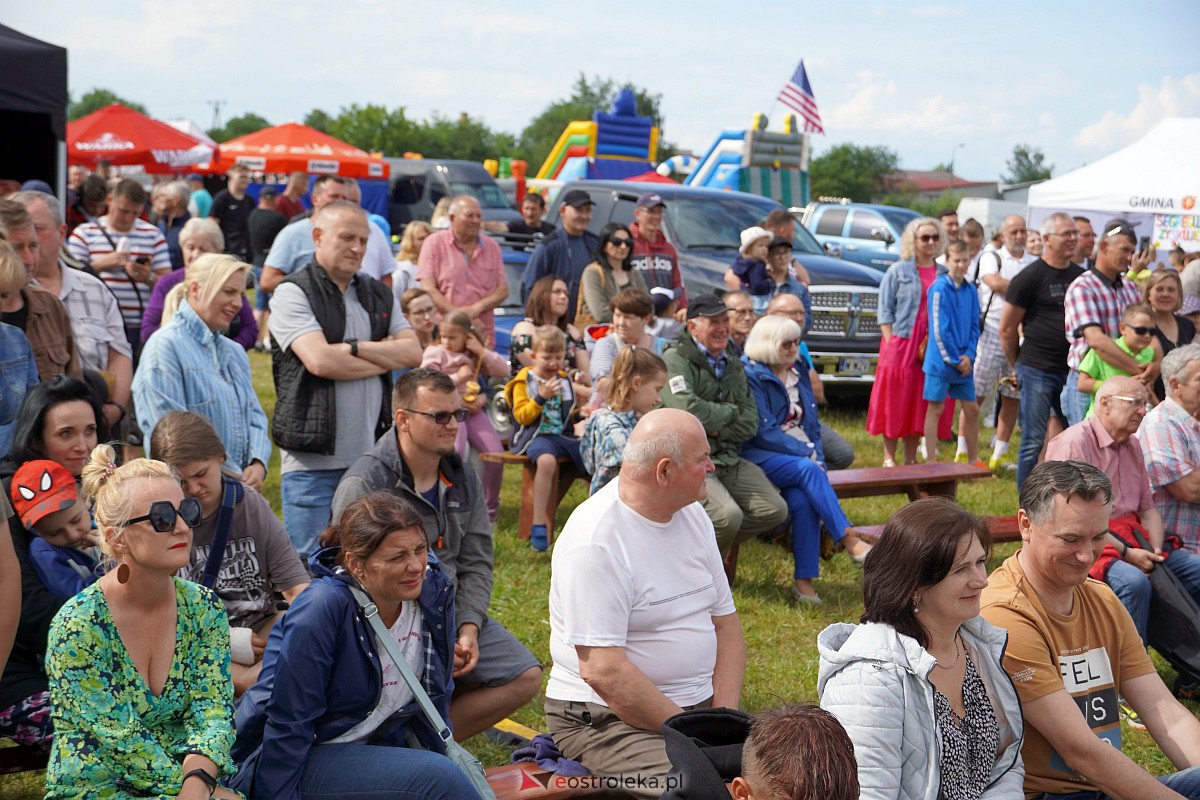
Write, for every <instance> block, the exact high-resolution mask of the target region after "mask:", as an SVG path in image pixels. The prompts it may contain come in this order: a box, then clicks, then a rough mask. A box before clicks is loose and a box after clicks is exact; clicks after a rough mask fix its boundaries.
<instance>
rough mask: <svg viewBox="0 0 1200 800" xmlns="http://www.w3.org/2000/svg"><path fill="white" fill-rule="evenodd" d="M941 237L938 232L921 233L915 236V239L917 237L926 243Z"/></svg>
mask: <svg viewBox="0 0 1200 800" xmlns="http://www.w3.org/2000/svg"><path fill="white" fill-rule="evenodd" d="M941 238H942V235H941V234H940V233H923V234H921V235H920V236H918V237H917V239H919V240H920V241H922V242H925V243H926V244H928V243H929V242H937V241H940V240H941Z"/></svg>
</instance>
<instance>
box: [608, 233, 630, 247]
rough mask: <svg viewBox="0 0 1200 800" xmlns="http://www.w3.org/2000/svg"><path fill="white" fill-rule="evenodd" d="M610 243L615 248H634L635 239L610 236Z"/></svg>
mask: <svg viewBox="0 0 1200 800" xmlns="http://www.w3.org/2000/svg"><path fill="white" fill-rule="evenodd" d="M608 243H609V244H611V245H612V246H613V247H633V239H629V238H626V237H624V236H610V237H608Z"/></svg>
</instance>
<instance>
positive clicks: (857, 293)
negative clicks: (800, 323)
mask: <svg viewBox="0 0 1200 800" xmlns="http://www.w3.org/2000/svg"><path fill="white" fill-rule="evenodd" d="M809 293H810V294H811V296H812V326H811V328H810V330H809V334H808V335H809V336H812V337H826V338H841V339H849V338H875V339H877V338H879V323H878V321H877V319H876V316H875V314H876V309H877V308H878V307H879V290H878V289H875V288H872V287H863V286H828V287H827V286H819V287H814V288H813V289H811V290H810V292H809Z"/></svg>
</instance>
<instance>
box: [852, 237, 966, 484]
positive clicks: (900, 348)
mask: <svg viewBox="0 0 1200 800" xmlns="http://www.w3.org/2000/svg"><path fill="white" fill-rule="evenodd" d="M942 238H943V237H942V228H941V225H940V224H939V223H938V221H937V220H936V219H932V218H930V217H919V218H917V219H914V220H913V221H912V222H910V223H908V225H906V226H905V228H904V233H902V234H901V235H900V260H899V261H897V262H896V263H894V264H892V265H891V266H890V267H888V270H887V272H885V273H884V275H883V281H882V282H881V283H880V284H879V312H878V317H877V319H878V320H879V332H880V333H881V334H882V335H883V338H882V339H881V341H880V343H879V363H878V364H877V365H876V367H875V383H874V384H872V385H871V401H870V404H869V405H868V406H867V433H869V434H871V435H872V436H879V435H880V434H882V435H883V466H885V467H894V466H896V463H897V462H896V445H897V444H898V443H899V442H900V441H901V440H903V442H904V463H905V464H915V463H917V446H918V445H919V444H920V442H921V435H922V433H923V432H924V429H925V410H926V408H927V407H928V405H929V403H927V402H926V401H925V400H924V399H923V398H922V395H923V394H924V387H925V373H924V372H923V371H922V370H921V361H922V359H923V358H924V355H925V343H926V340H927V339H928V335H929V334H928V331H929V320H928V311H927V310H926V307H927V305H928V303H927V301H926V298H927V296H928V293H929V287H930V286H931V285H932V284H933V282H934V280H935V279H936V278H937V276H938V275H941V274H942V273H944V272H945V271H946V268H945V267H943V266H941V265H939V264H937V263H936V262H935V261H934V259H935V258H937V256H938V254H939V253H941V251H942V244H943V242H942ZM953 416H954V402H953V401H951V402H948V403H946V410H945V411H944V412H943V414H942V417H941V419H940V420H939V423H938V436H939V437H942V438H945V437H947V436H949V435H950V422H951V420H952V418H953ZM929 446H931V447H936V446H937V442H931V443H929Z"/></svg>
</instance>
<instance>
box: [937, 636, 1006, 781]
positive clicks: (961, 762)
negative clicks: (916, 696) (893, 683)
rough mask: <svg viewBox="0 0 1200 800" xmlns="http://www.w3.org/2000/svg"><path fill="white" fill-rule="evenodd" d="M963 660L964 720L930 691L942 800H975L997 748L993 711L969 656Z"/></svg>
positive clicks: (989, 773) (946, 701)
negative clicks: (938, 738)
mask: <svg viewBox="0 0 1200 800" xmlns="http://www.w3.org/2000/svg"><path fill="white" fill-rule="evenodd" d="M963 657H964V658H966V659H967V665H966V671H965V674H964V675H963V690H962V691H963V705H965V706H966V716H964V717H962V718H961V719H960V718H959V717H958V715H956V714H955V713H954V710H953V709H952V708H951V707H950V701H949V700H947V699H946V697H945V695H943V694H942V693H941V692H939V691H938V690H937V688H936V687H934V690H933V703H934V717H935V719H936V720H937V728H938V734H939V735H940V736H941V737H942V761H941V791H940V792H939V794H938V796H939V797H940V798H944V800H978V798H979V797H980V796H981V795H982V794H983V790H984V789H986V788H987V784H988V779H989V777H990V776H991V774H992V767H993V766H994V765H995V763H996V752H997V749H998V748H999V745H1000V729H999V727H998V725H997V723H996V711H995V709H993V708H992V701H991V699H990V698H989V697H988V694H987V689H986V688H985V687H984V685H983V679H982V678H980V677H979V672H978V671H977V670H976V669H975V662H974V661H972V660H971V655H970V653H963Z"/></svg>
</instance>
